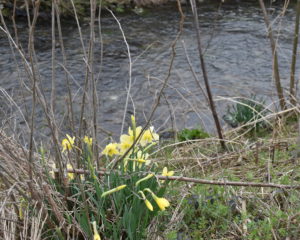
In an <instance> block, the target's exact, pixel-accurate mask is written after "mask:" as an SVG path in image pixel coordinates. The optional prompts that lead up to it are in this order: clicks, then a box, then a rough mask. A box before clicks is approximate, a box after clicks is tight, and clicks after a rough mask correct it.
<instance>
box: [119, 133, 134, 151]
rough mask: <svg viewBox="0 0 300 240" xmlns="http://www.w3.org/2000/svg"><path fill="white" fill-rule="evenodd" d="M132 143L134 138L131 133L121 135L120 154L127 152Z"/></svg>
mask: <svg viewBox="0 0 300 240" xmlns="http://www.w3.org/2000/svg"><path fill="white" fill-rule="evenodd" d="M132 144H133V140H132V138H131V137H130V136H129V135H126V134H123V135H121V137H120V144H119V149H120V154H121V155H123V154H125V152H127V150H128V149H129V148H130V147H131V145H132Z"/></svg>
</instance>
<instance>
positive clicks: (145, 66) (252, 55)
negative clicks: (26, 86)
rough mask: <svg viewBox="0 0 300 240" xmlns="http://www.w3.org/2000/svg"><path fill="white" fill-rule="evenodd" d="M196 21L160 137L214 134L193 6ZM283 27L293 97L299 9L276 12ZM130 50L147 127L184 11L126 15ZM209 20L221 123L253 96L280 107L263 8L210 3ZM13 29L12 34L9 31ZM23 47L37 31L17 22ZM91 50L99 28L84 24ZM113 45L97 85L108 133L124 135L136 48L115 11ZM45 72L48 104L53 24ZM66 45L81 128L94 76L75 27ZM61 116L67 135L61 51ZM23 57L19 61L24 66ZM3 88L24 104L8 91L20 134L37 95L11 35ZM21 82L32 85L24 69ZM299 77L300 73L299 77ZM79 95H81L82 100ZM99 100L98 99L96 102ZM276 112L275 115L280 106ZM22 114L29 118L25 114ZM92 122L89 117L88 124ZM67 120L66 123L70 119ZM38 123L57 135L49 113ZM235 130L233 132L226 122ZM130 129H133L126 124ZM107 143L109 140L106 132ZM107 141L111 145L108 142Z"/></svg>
mask: <svg viewBox="0 0 300 240" xmlns="http://www.w3.org/2000/svg"><path fill="white" fill-rule="evenodd" d="M183 10H184V13H185V15H186V18H185V22H184V27H183V32H182V36H181V38H180V39H179V40H178V42H177V44H176V48H175V49H176V56H175V59H174V63H173V68H172V71H171V76H170V79H169V82H168V85H167V87H166V89H165V91H164V95H163V97H162V99H161V103H160V105H159V107H158V108H157V111H156V112H155V114H154V117H153V120H152V124H153V125H154V126H155V128H156V129H157V130H158V131H163V130H168V129H172V128H173V129H175V130H178V129H182V128H185V127H189V128H191V127H199V126H201V127H202V128H204V129H205V130H206V131H208V132H214V127H213V122H212V117H211V114H210V111H209V110H208V107H207V103H206V101H205V98H204V97H203V94H202V92H201V90H200V89H199V86H198V85H197V84H196V82H195V79H194V77H193V75H192V72H191V69H190V66H189V64H188V63H187V58H186V53H185V50H184V48H186V52H187V55H188V56H189V58H190V62H191V66H192V67H193V69H194V71H195V73H196V74H197V77H198V79H199V80H200V82H201V85H202V86H203V87H204V84H203V78H202V72H201V69H200V63H199V56H198V50H197V42H196V35H195V33H194V28H193V23H192V15H191V11H190V10H189V9H188V7H187V6H184V7H183ZM269 10H270V13H271V17H272V19H273V20H274V22H273V23H274V25H273V27H274V31H275V32H276V36H277V37H278V53H279V63H280V73H281V78H282V84H283V87H284V89H285V90H286V91H287V90H288V87H289V74H290V73H289V72H290V62H291V49H292V42H293V31H294V18H295V10H294V6H290V7H289V8H288V9H287V10H286V12H285V14H284V17H281V16H279V17H278V15H279V14H280V12H281V10H282V9H281V6H280V5H277V6H272V8H270V9H269ZM116 17H117V18H118V19H119V21H120V23H121V25H122V28H123V30H124V33H125V35H126V39H127V41H128V44H129V46H130V53H131V58H132V86H131V90H130V99H129V100H130V101H129V105H128V109H127V114H126V121H127V123H128V121H129V119H130V115H131V114H132V113H133V111H134V109H135V111H136V115H137V120H138V123H139V124H144V123H145V119H146V118H147V116H149V113H150V112H151V109H152V107H153V104H154V102H155V99H156V97H157V94H158V92H159V89H160V88H161V86H162V82H163V81H164V79H165V78H166V76H167V73H168V69H169V66H170V61H171V57H172V52H171V45H172V43H173V41H174V39H175V37H176V34H177V32H178V26H179V20H180V15H179V13H178V11H177V10H176V6H164V7H161V8H156V9H154V10H150V11H149V12H148V13H146V14H144V15H137V14H134V13H132V14H116ZM199 20H200V27H201V34H202V42H203V48H204V49H205V61H206V66H207V72H208V78H209V80H210V83H211V88H212V92H213V95H214V98H215V100H216V106H217V110H218V113H219V115H220V118H221V117H222V115H223V114H224V113H225V111H226V107H227V106H228V105H230V104H232V102H231V101H229V100H226V99H228V98H232V97H240V96H242V97H249V96H250V95H251V94H255V95H257V96H260V97H263V98H264V99H266V102H267V103H271V102H276V101H277V97H276V92H275V88H274V83H273V80H272V61H271V50H270V44H269V41H268V38H267V35H266V28H265V25H264V21H263V16H262V12H261V10H260V8H259V6H258V4H255V3H253V2H252V3H251V2H247V1H246V2H245V1H243V2H241V3H234V4H226V3H225V4H223V5H222V6H221V7H220V5H219V4H217V3H205V4H204V3H203V4H201V5H200V6H199ZM9 27H10V28H11V27H12V26H11V25H9ZM17 27H18V32H19V39H20V42H21V43H22V44H23V47H24V48H25V49H26V47H27V38H28V28H27V25H26V23H25V19H21V20H18V22H17ZM81 27H82V33H83V38H84V42H85V45H86V46H88V39H89V34H90V33H89V24H88V23H83V24H82V26H81ZM101 29H102V39H103V61H102V62H101V44H100V39H101V38H100V34H99V31H98V26H97V32H96V38H95V41H96V42H95V50H94V58H95V64H94V69H95V77H96V78H98V81H97V93H98V97H99V110H98V112H97V113H98V114H97V117H98V125H99V128H102V129H105V130H108V131H111V132H112V133H113V135H114V136H118V135H119V134H120V131H121V123H122V119H123V114H124V107H125V101H126V96H127V89H128V84H129V71H128V70H129V61H128V55H127V49H126V44H125V43H124V40H123V37H122V33H121V31H120V29H119V26H118V24H117V22H116V21H115V19H114V18H113V17H112V16H111V15H110V14H108V13H106V14H105V15H104V16H102V18H101ZM35 36H36V37H35V46H36V57H37V59H38V62H39V64H38V65H37V66H36V67H37V68H38V69H39V73H40V76H41V79H42V86H43V88H44V91H45V94H46V96H47V98H49V96H50V92H51V25H50V24H49V23H43V22H42V21H40V22H39V24H38V26H37V28H36V33H35ZM63 39H64V44H65V50H66V56H67V65H66V68H67V69H68V71H69V73H70V74H71V75H72V78H71V81H72V93H73V95H74V110H75V120H76V122H77V123H78V121H79V112H80V104H79V102H80V100H81V95H82V88H83V85H84V78H85V62H84V61H83V58H84V55H83V52H82V48H81V43H80V41H79V34H78V29H77V27H76V24H75V21H71V20H69V21H65V22H63ZM56 55H57V63H58V65H57V68H56V85H57V86H56V87H57V92H56V106H57V107H56V116H57V118H58V119H59V120H60V121H58V124H59V126H60V128H61V129H62V131H63V132H68V131H69V127H68V121H67V120H66V119H67V117H66V114H65V113H66V105H67V104H66V98H67V88H66V83H65V71H64V70H63V68H62V67H61V66H60V65H59V63H62V57H61V52H60V48H59V45H58V46H57V48H56ZM19 60H20V59H19V58H18V62H19V63H20V61H19ZM100 69H101V72H100ZM0 76H1V77H0V84H1V88H3V89H4V90H5V91H6V92H7V93H8V94H9V95H10V96H11V97H12V99H14V101H15V103H16V104H17V105H18V106H19V107H18V108H16V107H15V106H14V105H13V104H12V102H11V101H8V98H7V96H6V97H4V95H3V91H2V95H1V101H2V102H3V104H1V105H2V106H1V107H0V110H1V113H0V114H1V118H2V120H3V121H2V125H5V124H6V122H5V121H4V120H6V119H9V120H13V121H10V122H11V123H13V124H12V125H11V127H12V128H15V129H18V128H20V129H21V128H22V126H23V127H24V126H25V121H24V120H23V118H22V116H21V114H20V111H19V110H22V112H23V114H24V115H26V108H25V106H26V105H27V106H29V108H30V106H31V98H30V94H28V93H27V94H26V93H25V94H24V96H22V94H20V86H19V80H18V78H19V75H18V70H17V67H16V63H15V61H14V58H13V54H12V52H11V50H10V48H9V44H8V40H7V38H6V37H5V35H4V34H3V33H2V32H1V33H0ZM21 77H22V79H23V80H24V81H25V82H27V81H28V80H26V74H24V71H23V70H22V67H21ZM297 77H298V72H297ZM76 94H77V95H76ZM88 101H89V102H90V101H91V99H90V98H89V100H88ZM271 108H274V106H273V107H271ZM18 109H19V110H18ZM87 118H88V120H89V117H87ZM62 119H64V120H62ZM36 124H37V126H38V128H39V129H40V131H39V133H41V135H42V136H44V137H47V136H48V135H49V129H48V128H47V127H46V122H45V118H44V116H43V112H42V109H41V108H40V107H38V108H37V110H36ZM222 124H223V125H224V127H225V128H226V124H225V123H224V122H223V123H222ZM126 126H127V125H126ZM100 136H102V137H104V136H106V135H105V134H104V133H103V132H102V131H100ZM102 137H101V138H102Z"/></svg>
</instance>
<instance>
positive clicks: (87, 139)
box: [83, 136, 93, 146]
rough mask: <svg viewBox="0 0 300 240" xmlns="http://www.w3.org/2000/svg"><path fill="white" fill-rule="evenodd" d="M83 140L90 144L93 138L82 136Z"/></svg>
mask: <svg viewBox="0 0 300 240" xmlns="http://www.w3.org/2000/svg"><path fill="white" fill-rule="evenodd" d="M83 142H84V143H86V144H87V145H88V146H92V144H93V139H92V138H89V137H88V136H84V138H83Z"/></svg>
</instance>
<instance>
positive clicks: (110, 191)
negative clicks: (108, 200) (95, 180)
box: [101, 184, 127, 198]
mask: <svg viewBox="0 0 300 240" xmlns="http://www.w3.org/2000/svg"><path fill="white" fill-rule="evenodd" d="M126 186H127V185H125V184H124V185H121V186H118V187H116V188H113V189H110V190H108V191H106V192H104V193H102V195H101V197H102V198H103V197H105V196H107V195H109V194H112V193H115V192H118V191H120V190H122V189H124V188H126Z"/></svg>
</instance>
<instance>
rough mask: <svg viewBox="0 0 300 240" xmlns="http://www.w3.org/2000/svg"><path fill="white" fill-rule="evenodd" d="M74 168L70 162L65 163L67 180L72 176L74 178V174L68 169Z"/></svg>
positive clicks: (71, 178)
mask: <svg viewBox="0 0 300 240" xmlns="http://www.w3.org/2000/svg"><path fill="white" fill-rule="evenodd" d="M73 170H74V169H73V167H72V165H71V164H70V163H68V164H67V172H68V173H67V176H68V179H69V180H73V179H74V178H75V174H74V173H72V172H69V171H73Z"/></svg>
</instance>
